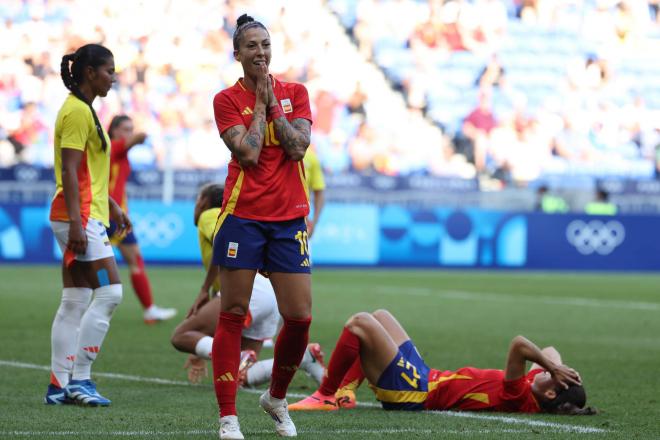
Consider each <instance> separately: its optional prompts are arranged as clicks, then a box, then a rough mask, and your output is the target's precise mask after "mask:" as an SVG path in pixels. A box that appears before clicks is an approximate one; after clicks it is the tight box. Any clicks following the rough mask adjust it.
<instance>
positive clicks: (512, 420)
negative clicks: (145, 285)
mask: <svg viewBox="0 0 660 440" xmlns="http://www.w3.org/2000/svg"><path fill="white" fill-rule="evenodd" d="M0 366H5V367H14V368H23V369H32V370H41V371H50V367H48V366H46V365H36V364H29V363H25V362H17V361H7V360H0ZM94 376H98V377H107V378H109V379H119V380H126V381H131V382H142V383H155V384H160V385H178V386H191V384H190V383H188V382H185V381H181V380H169V379H160V378H156V377H144V376H133V375H128V374H117V373H103V372H94ZM241 391H243V392H247V393H250V394H262V393H263V392H264V390H259V389H255V388H241ZM287 396H288V397H293V398H297V399H299V398H304V397H307V395H306V394H299V393H289V394H287ZM358 406H361V407H368V408H380V405H379V404H377V403H372V402H358ZM431 412H432V413H433V414H438V415H440V416H444V417H465V418H472V419H479V420H491V421H497V422H502V423H508V424H516V425H526V426H535V427H541V428H554V429H558V430H561V431H563V432H576V433H582V434H596V433H605V432H609V431H608V430H605V429H600V428H592V427H590V426H580V425H565V424H562V423H555V422H545V421H542V420H530V419H523V418H520V419H519V418H516V417H507V416H494V415H484V414H476V413H468V412H455V411H431ZM5 432H9V431H5ZM12 432H20V431H12ZM25 432H28V431H25ZM117 432H124V431H117ZM126 432H133V431H126ZM136 432H137V431H136ZM308 432H311V431H308ZM322 432H329V431H322ZM369 432H373V431H369ZM382 432H385V431H382ZM393 432H394V431H393ZM415 432H417V431H415ZM442 432H444V431H442ZM497 432H500V431H497ZM0 435H2V431H0ZM111 435H113V434H111Z"/></svg>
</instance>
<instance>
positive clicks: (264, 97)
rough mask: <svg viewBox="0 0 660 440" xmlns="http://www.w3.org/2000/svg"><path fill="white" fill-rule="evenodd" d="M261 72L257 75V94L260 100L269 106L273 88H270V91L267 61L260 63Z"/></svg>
mask: <svg viewBox="0 0 660 440" xmlns="http://www.w3.org/2000/svg"><path fill="white" fill-rule="evenodd" d="M259 73H260V74H259V76H258V77H257V88H256V90H255V95H256V96H257V100H258V101H259V102H261V103H262V104H264V105H265V106H268V105H269V104H270V95H271V94H272V88H270V92H269V84H270V75H268V66H266V63H263V64H260V65H259Z"/></svg>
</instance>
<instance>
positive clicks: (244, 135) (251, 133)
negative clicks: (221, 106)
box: [221, 111, 266, 163]
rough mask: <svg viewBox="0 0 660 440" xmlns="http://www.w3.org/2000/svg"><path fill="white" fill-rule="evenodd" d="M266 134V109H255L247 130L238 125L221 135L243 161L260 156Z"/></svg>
mask: <svg viewBox="0 0 660 440" xmlns="http://www.w3.org/2000/svg"><path fill="white" fill-rule="evenodd" d="M265 135H266V114H265V111H255V113H254V115H253V116H252V123H251V124H250V126H249V127H248V129H247V131H246V130H245V128H244V127H242V126H238V125H237V126H234V127H230V128H228V129H227V130H225V132H224V133H222V135H221V137H222V140H223V141H224V143H225V145H227V148H229V151H231V152H232V154H233V155H234V157H235V158H236V159H237V160H238V161H239V162H241V163H242V162H243V161H245V160H247V161H248V162H253V161H256V160H257V159H258V158H259V154H260V153H261V148H262V146H263V142H264V137H265Z"/></svg>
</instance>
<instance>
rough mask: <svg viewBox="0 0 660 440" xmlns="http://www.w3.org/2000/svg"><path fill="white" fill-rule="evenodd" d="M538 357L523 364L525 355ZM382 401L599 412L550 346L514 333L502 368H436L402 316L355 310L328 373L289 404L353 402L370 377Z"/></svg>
mask: <svg viewBox="0 0 660 440" xmlns="http://www.w3.org/2000/svg"><path fill="white" fill-rule="evenodd" d="M527 361H530V362H533V364H532V367H531V369H530V371H529V372H525V366H526V362H527ZM365 376H366V379H367V380H368V381H369V382H370V386H371V388H372V390H373V391H374V392H375V394H376V398H377V399H378V400H379V401H380V402H381V404H382V406H383V408H384V409H388V410H389V409H398V410H413V411H415V410H462V411H479V410H491V411H503V412H524V413H536V412H547V413H555V414H595V413H596V411H595V410H593V409H592V408H589V407H585V403H586V399H587V397H586V393H585V391H584V387H583V386H582V380H581V378H580V375H579V374H578V373H577V372H576V371H575V370H573V369H572V368H570V367H567V366H566V365H563V364H562V361H561V357H560V355H559V352H557V350H555V349H554V348H552V347H547V348H544V349H543V350H540V349H539V348H538V347H537V346H536V345H534V344H533V343H532V342H530V341H529V340H527V339H525V338H524V337H522V336H516V337H515V338H513V340H512V341H511V345H510V347H509V353H508V355H507V360H506V367H505V369H504V370H490V369H489V370H484V369H479V368H474V367H464V368H459V369H458V370H456V371H441V370H435V369H431V368H429V367H427V366H426V364H425V363H424V361H423V360H422V358H421V356H420V354H419V352H418V351H417V348H416V347H415V345H414V344H413V342H412V341H411V340H410V337H409V336H408V335H407V334H406V331H405V330H404V329H403V327H402V326H401V324H399V322H398V321H397V320H396V319H395V318H394V316H392V314H390V313H389V312H388V311H386V310H377V311H375V312H374V313H371V314H370V313H366V312H363V313H357V314H355V315H353V316H352V317H351V318H350V319H349V320H348V322H347V323H346V326H345V327H344V330H343V332H342V333H341V335H340V337H339V340H338V341H337V346H336V347H335V350H334V351H333V352H332V356H331V357H330V362H329V364H328V371H327V375H326V377H325V378H324V379H323V382H322V383H321V386H320V387H319V389H318V390H317V391H316V392H315V393H314V394H312V395H311V396H309V397H307V398H305V399H303V400H301V401H299V402H297V403H294V404H292V405H289V410H290V411H296V410H297V411H308V410H325V411H332V410H336V409H338V407H346V408H350V407H354V406H355V394H354V390H355V389H356V388H357V387H358V386H359V385H360V383H361V382H362V381H363V379H364V378H365Z"/></svg>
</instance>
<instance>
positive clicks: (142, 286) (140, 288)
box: [131, 255, 154, 309]
mask: <svg viewBox="0 0 660 440" xmlns="http://www.w3.org/2000/svg"><path fill="white" fill-rule="evenodd" d="M137 264H138V267H139V268H140V271H139V272H131V284H132V285H133V290H135V295H137V297H138V300H140V304H142V307H144V308H145V309H148V308H149V307H151V305H152V304H153V303H154V299H153V297H152V296H151V285H150V284H149V278H147V273H146V272H145V270H144V260H143V259H142V255H138V257H137Z"/></svg>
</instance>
